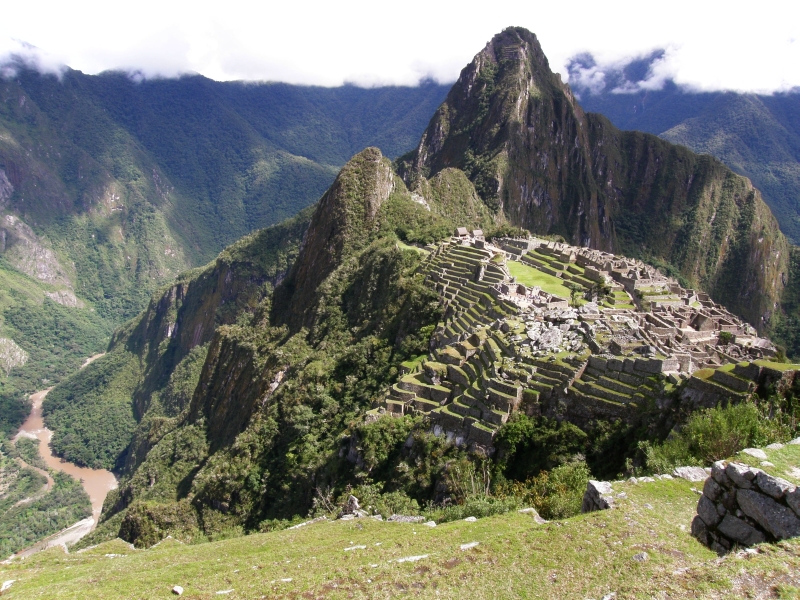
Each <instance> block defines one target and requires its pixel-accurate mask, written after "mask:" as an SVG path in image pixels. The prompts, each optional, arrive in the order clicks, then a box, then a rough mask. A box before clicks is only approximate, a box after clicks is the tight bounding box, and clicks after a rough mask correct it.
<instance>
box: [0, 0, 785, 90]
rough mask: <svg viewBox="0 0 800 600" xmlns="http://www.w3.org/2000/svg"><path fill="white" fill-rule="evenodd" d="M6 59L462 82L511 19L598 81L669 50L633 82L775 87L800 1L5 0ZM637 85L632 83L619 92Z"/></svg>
mask: <svg viewBox="0 0 800 600" xmlns="http://www.w3.org/2000/svg"><path fill="white" fill-rule="evenodd" d="M4 4H5V6H4V7H3V9H2V19H0V62H4V61H5V60H6V59H7V58H8V57H9V56H11V55H22V56H24V57H25V59H26V60H27V61H29V63H31V64H35V65H37V66H38V67H39V68H40V69H42V70H51V71H58V69H59V66H60V65H69V66H70V67H72V68H74V69H79V70H81V71H83V72H85V73H90V74H94V73H99V72H102V71H104V70H109V69H123V70H128V71H131V72H135V73H137V74H138V76H140V77H156V76H162V77H172V76H177V75H180V74H183V73H201V74H202V75H205V76H207V77H210V78H212V79H216V80H252V81H285V82H289V83H300V84H315V85H325V86H334V85H341V84H342V83H346V82H347V83H354V84H357V85H362V86H375V85H389V84H395V85H414V84H416V83H418V82H419V81H420V80H421V79H424V78H432V79H435V80H437V81H439V82H440V83H449V82H452V81H455V79H456V78H457V77H458V74H459V72H460V70H461V69H462V68H463V67H464V66H465V65H466V64H467V63H468V62H469V61H470V60H471V59H472V57H473V56H474V55H475V54H476V53H477V52H479V51H480V50H481V48H483V47H484V45H485V44H486V42H487V41H488V40H489V39H491V37H492V36H493V35H494V34H495V33H498V32H499V31H501V30H502V29H503V28H505V27H508V26H511V25H515V26H522V27H526V28H528V29H530V30H531V31H533V32H534V33H536V34H537V37H538V38H539V41H540V43H541V45H542V48H543V49H544V52H545V54H546V55H547V56H548V58H549V60H550V66H551V68H552V69H553V71H556V72H560V73H562V74H563V76H564V79H565V80H567V78H568V76H567V65H568V64H569V61H570V58H571V57H573V56H575V55H577V54H581V53H591V54H592V55H593V56H594V57H595V61H596V63H597V66H596V67H593V68H590V69H586V70H583V71H580V70H579V71H573V79H574V78H576V77H579V78H583V79H585V81H586V82H591V81H594V82H595V83H597V82H598V80H599V79H602V72H603V70H604V69H605V68H607V67H613V66H615V65H619V64H621V63H624V62H626V61H627V60H630V59H631V58H634V57H637V56H641V55H645V54H648V53H649V52H651V51H653V50H654V49H663V50H664V51H665V52H664V55H663V58H661V59H660V60H659V61H658V62H657V63H656V65H655V67H654V68H653V70H652V73H651V74H650V76H649V77H648V78H647V80H646V81H644V82H642V83H639V84H637V86H638V87H643V86H650V87H658V86H660V85H661V84H662V83H663V81H664V80H665V79H673V80H674V81H676V82H677V83H678V84H681V85H684V86H686V87H688V88H692V89H696V90H720V89H730V90H736V91H751V92H761V93H768V92H774V91H785V90H789V89H792V88H797V87H798V86H800V1H798V0H781V1H770V0H759V1H758V2H752V1H751V2H747V3H744V2H738V1H737V0H727V1H725V2H720V1H717V0H711V1H709V0H692V1H686V0H668V1H667V2H660V3H652V2H642V1H641V0H637V1H636V2H629V1H614V0H593V1H591V2H589V1H585V0H572V1H570V2H569V3H567V2H557V1H554V0H548V1H546V2H543V1H540V0H525V1H516V0H515V1H504V0H491V1H490V2H481V3H477V2H474V3H470V2H465V1H463V0H461V1H459V2H437V1H436V0H426V1H421V0H407V1H405V2H380V1H377V0H371V1H361V0H357V1H340V2H333V1H330V0H329V1H327V2H316V1H303V0H282V1H280V2H275V1H270V2H258V1H253V0H250V1H247V2H243V1H240V0H225V1H217V2H207V1H205V0H194V1H192V2H186V1H183V0H180V1H170V0H157V1H156V0H137V2H129V1H125V0H117V1H116V2H110V1H109V0H102V1H100V0H70V1H69V2H65V1H64V0H58V1H55V2H51V1H49V0H48V1H40V0H26V1H24V2H7V3H4ZM619 91H630V90H619Z"/></svg>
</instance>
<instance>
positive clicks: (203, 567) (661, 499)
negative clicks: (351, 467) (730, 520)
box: [0, 480, 800, 598]
mask: <svg viewBox="0 0 800 600" xmlns="http://www.w3.org/2000/svg"><path fill="white" fill-rule="evenodd" d="M697 486H698V484H696V483H689V482H686V481H683V480H672V481H657V482H655V483H649V484H638V485H635V484H628V483H622V484H616V485H615V492H623V491H624V492H625V493H626V494H627V497H626V498H624V499H619V500H617V508H615V509H614V510H610V511H603V512H596V513H591V514H587V515H580V516H578V517H574V518H572V519H568V520H564V521H553V522H550V523H548V524H545V525H536V524H535V523H534V521H533V520H532V519H531V518H530V517H529V516H527V515H524V514H519V513H516V512H512V513H508V514H505V515H499V516H494V517H488V518H485V519H479V520H478V521H477V522H474V523H467V522H464V521H455V522H450V523H445V524H442V525H439V526H438V527H435V528H428V527H424V526H422V525H412V524H393V523H381V522H377V521H374V520H372V519H360V520H355V521H336V522H323V523H317V524H312V525H308V526H306V527H302V528H300V529H296V530H284V531H280V532H274V533H266V534H255V535H251V536H247V537H240V538H235V539H229V540H223V541H219V542H211V543H205V544H200V545H194V546H184V545H181V544H179V543H178V542H175V541H173V540H167V541H166V542H163V543H162V544H160V545H159V546H157V547H155V548H152V549H150V550H133V549H131V548H130V547H129V546H128V545H126V544H123V543H122V542H121V541H119V540H117V541H112V542H107V543H105V544H102V545H100V546H98V547H95V548H93V549H90V550H88V551H85V552H81V553H72V554H69V555H65V554H64V553H63V552H62V551H61V550H60V549H53V550H49V551H47V552H44V553H41V554H39V555H35V556H33V557H31V558H29V559H27V560H25V561H24V562H21V561H17V562H15V563H12V564H11V565H2V566H0V578H2V580H4V581H5V580H10V579H14V580H16V581H15V583H14V584H13V586H12V588H11V594H12V595H13V596H14V597H17V598H33V597H40V596H41V595H44V596H47V597H51V598H101V597H102V598H133V597H136V598H167V597H170V590H171V589H172V587H173V586H174V585H181V586H183V587H184V589H185V592H184V594H185V596H186V597H194V598H209V597H214V596H215V595H216V594H215V593H216V592H219V591H224V590H232V591H231V592H230V593H229V594H228V595H226V596H225V597H227V598H258V597H288V598H293V597H306V596H307V597H310V598H317V597H324V598H375V597H390V596H392V597H393V596H405V595H413V596H415V597H423V598H463V597H469V598H523V597H524V598H600V597H602V596H604V595H606V594H609V593H611V592H616V594H617V598H650V597H653V595H654V593H655V592H656V591H661V592H663V593H665V594H666V595H668V596H669V597H670V598H697V597H702V598H708V597H731V598H733V597H745V596H748V595H750V594H751V592H755V591H758V590H762V589H769V588H770V587H772V586H783V589H784V590H791V589H792V586H797V585H798V583H800V582H799V581H798V575H797V574H798V572H800V571H799V570H800V540H790V541H787V542H782V543H781V544H778V545H775V546H770V545H764V546H762V547H759V553H758V554H755V555H752V556H747V557H740V556H738V555H736V554H731V555H729V556H727V557H725V558H724V559H722V560H720V559H718V557H717V555H716V554H714V553H713V552H711V551H710V550H708V549H707V548H705V547H703V546H702V545H701V544H700V543H698V542H697V541H696V540H695V539H694V538H692V537H691V536H690V534H689V524H690V522H691V519H692V518H693V516H694V514H695V511H696V505H697V499H698V496H697V494H696V493H695V492H694V491H692V488H696V487H697ZM474 542H477V543H478V544H477V545H475V546H474V547H472V548H469V549H465V550H461V545H462V544H471V543H474ZM361 546H363V547H361ZM346 548H352V549H351V550H345V549H346ZM641 552H645V553H647V556H648V559H647V560H645V561H643V562H637V561H635V560H633V556H634V555H636V554H639V553H641ZM405 557H424V558H420V559H419V560H416V561H406V562H398V559H401V558H405Z"/></svg>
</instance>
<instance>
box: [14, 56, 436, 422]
mask: <svg viewBox="0 0 800 600" xmlns="http://www.w3.org/2000/svg"><path fill="white" fill-rule="evenodd" d="M16 71H17V73H16V75H14V76H13V77H11V78H7V79H2V80H0V99H2V102H0V277H2V279H3V282H4V285H3V287H2V290H0V339H3V340H8V341H7V342H2V344H5V345H6V346H8V348H9V349H10V350H9V352H7V353H6V354H7V355H8V359H9V361H11V362H9V361H5V363H4V366H5V367H8V368H6V369H5V371H6V377H5V378H4V379H1V380H0V406H2V408H3V410H2V411H0V429H2V430H3V431H8V432H10V431H12V430H13V429H14V428H15V427H16V426H17V425H18V424H19V423H20V422H21V421H20V419H21V416H22V415H23V414H24V412H25V398H26V396H27V394H29V393H31V392H32V391H34V390H36V389H40V388H41V387H44V386H48V385H52V383H53V382H55V381H58V380H59V379H60V378H62V377H63V376H64V375H66V374H67V373H69V372H71V371H74V370H75V369H76V368H77V367H78V366H79V365H80V364H81V362H82V361H83V360H84V359H85V358H86V357H87V356H89V355H91V354H94V353H96V352H100V351H102V350H103V349H104V347H105V339H107V336H108V335H109V333H110V332H111V330H112V329H113V328H114V327H115V326H118V325H119V324H120V323H121V322H123V321H124V320H125V319H128V318H131V317H132V316H133V315H135V314H136V313H137V312H139V311H140V310H141V309H142V308H143V307H145V306H146V304H147V301H148V299H149V297H150V295H151V293H153V291H155V290H156V289H157V288H158V287H159V286H161V285H162V284H164V283H166V282H168V281H171V280H172V279H173V278H174V277H175V276H176V275H177V274H178V273H180V272H181V271H184V270H185V269H187V268H189V267H192V266H196V265H198V264H203V263H204V262H206V261H208V260H210V259H212V258H213V257H214V256H215V255H216V253H217V252H219V250H220V249H221V248H223V247H224V246H225V245H226V244H230V243H231V242H232V241H234V240H235V239H237V238H240V237H241V236H243V235H245V234H247V233H248V232H250V231H252V230H254V229H257V228H259V227H264V226H266V225H270V224H273V223H277V222H280V221H283V220H284V219H286V218H288V217H291V216H292V215H294V214H296V213H297V212H298V211H299V210H301V209H302V208H303V207H305V206H308V205H309V204H310V203H312V202H313V201H315V200H316V199H318V198H319V196H320V195H321V194H322V192H323V191H324V190H325V188H326V187H327V186H328V185H329V184H330V182H331V181H332V180H333V178H334V176H335V174H336V172H337V170H338V168H339V167H340V166H341V165H342V164H344V163H345V162H346V160H347V159H348V158H349V157H350V156H351V155H352V154H353V153H354V152H355V151H356V150H358V149H360V148H362V147H363V146H364V145H366V144H368V143H374V142H378V143H380V144H382V145H385V149H386V151H387V152H389V153H390V155H392V156H395V155H397V154H399V153H401V152H402V151H405V150H407V149H408V148H409V147H411V146H413V144H414V141H415V140H416V138H417V136H418V135H419V132H420V131H421V130H422V129H423V127H424V123H425V121H426V120H427V118H428V116H429V114H430V112H431V111H432V110H433V108H434V107H435V106H436V105H437V104H438V103H439V102H440V100H441V98H442V97H443V96H444V93H445V89H444V88H443V87H442V86H437V85H433V84H426V85H422V86H420V87H418V88H376V89H370V90H366V89H361V88H355V87H352V86H345V87H342V88H331V89H326V88H312V87H299V86H290V85H284V84H250V85H245V84H239V83H218V82H214V81H211V80H208V79H205V78H203V77H199V76H195V77H184V78H181V79H177V80H155V81H139V82H136V81H133V80H132V79H131V78H130V77H128V76H126V75H123V74H119V73H108V74H103V75H99V76H86V75H83V74H82V73H80V72H78V71H72V70H67V71H66V72H65V73H63V75H62V77H60V78H56V77H54V76H52V75H41V74H39V73H37V72H34V71H31V70H29V69H26V68H23V67H19V68H17V69H16ZM46 323H47V324H51V325H52V327H51V326H50V325H47V326H44V324H46ZM64 340H68V343H65V342H64ZM17 348H20V349H21V351H22V352H24V354H20V352H19V351H18V350H16V349H17ZM3 356H5V354H3ZM23 363H24V364H23Z"/></svg>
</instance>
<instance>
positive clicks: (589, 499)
mask: <svg viewBox="0 0 800 600" xmlns="http://www.w3.org/2000/svg"><path fill="white" fill-rule="evenodd" d="M612 494H613V490H612V489H611V484H610V483H609V482H607V481H594V480H592V479H590V480H589V483H588V485H587V486H586V492H584V494H583V504H582V505H581V512H584V513H586V512H593V511H596V510H606V509H609V508H612V507H613V506H614V497H613V496H612Z"/></svg>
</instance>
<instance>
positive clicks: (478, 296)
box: [371, 228, 796, 451]
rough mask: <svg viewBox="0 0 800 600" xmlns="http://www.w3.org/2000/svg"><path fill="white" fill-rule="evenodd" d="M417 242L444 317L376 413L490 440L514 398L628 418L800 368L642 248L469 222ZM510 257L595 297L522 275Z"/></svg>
mask: <svg viewBox="0 0 800 600" xmlns="http://www.w3.org/2000/svg"><path fill="white" fill-rule="evenodd" d="M425 250H427V252H428V256H427V258H426V259H425V260H424V262H423V264H422V265H421V266H420V268H419V271H418V272H419V273H420V274H421V275H423V276H424V277H425V281H426V283H427V284H428V285H430V286H431V287H432V288H434V289H435V290H436V291H437V293H438V294H439V298H440V301H441V302H442V305H443V308H444V320H443V321H442V322H440V323H439V324H438V325H437V327H436V330H435V331H434V333H433V336H432V338H431V340H430V351H429V353H428V355H427V356H423V357H420V358H419V359H418V360H416V361H412V362H410V363H405V364H404V365H403V368H402V374H401V377H400V379H399V381H398V382H397V383H395V384H394V385H393V386H391V388H390V390H389V391H388V393H387V395H386V397H385V398H384V400H383V401H382V402H381V403H380V404H379V405H378V406H377V407H376V409H375V410H374V411H373V413H374V414H372V415H371V418H374V417H375V416H376V415H378V414H382V413H389V414H391V415H395V416H402V415H404V414H408V413H423V414H426V415H427V416H428V417H429V418H430V420H431V423H432V427H433V430H434V431H435V432H436V433H437V434H442V435H446V436H447V437H448V438H450V439H452V440H453V441H454V442H455V443H457V444H459V445H465V446H475V447H481V448H484V449H487V450H489V451H491V449H492V444H493V439H494V436H495V434H496V432H497V430H498V429H499V427H500V426H502V425H503V423H505V422H506V421H507V420H508V418H509V416H510V415H511V414H513V413H514V412H515V411H522V412H524V413H525V414H528V415H530V416H534V415H539V414H546V415H550V416H556V417H559V418H566V419H568V420H570V421H572V422H575V423H577V424H579V425H580V424H582V423H586V422H587V421H590V420H594V419H598V418H602V419H612V420H616V419H630V418H633V417H634V415H635V414H636V412H637V409H638V408H639V407H641V406H643V405H645V404H647V403H655V404H656V405H657V406H662V405H665V403H666V402H668V401H671V399H672V398H674V396H675V394H679V396H680V401H681V402H686V403H687V405H688V406H690V407H692V408H695V407H700V406H712V405H716V404H718V403H719V402H730V401H733V402H737V401H740V400H742V399H744V398H746V397H747V396H748V395H749V394H750V393H751V392H752V391H753V390H754V389H755V388H756V387H757V386H758V385H761V384H764V383H767V384H768V383H775V382H779V384H780V385H789V384H790V383H791V381H793V378H794V376H795V374H796V371H794V370H789V371H784V370H782V369H781V368H777V367H776V368H772V367H771V366H770V363H769V362H768V361H765V360H764V359H768V358H769V357H771V356H773V355H774V353H775V349H774V346H773V345H772V344H771V343H770V342H769V340H766V339H764V338H760V337H758V336H757V335H756V332H755V329H754V328H753V327H751V326H750V325H749V324H747V323H745V322H743V321H742V320H741V319H739V318H738V317H736V316H735V315H732V314H731V313H729V312H728V311H727V310H726V309H725V308H724V307H722V306H721V305H719V304H716V303H714V302H713V301H712V300H711V299H710V298H709V297H708V296H707V295H706V294H703V293H702V292H697V291H695V290H690V289H684V288H682V287H680V286H679V285H678V283H677V282H676V281H675V280H674V279H671V278H669V277H666V276H664V275H663V274H661V273H660V272H659V271H658V270H657V269H654V268H653V267H651V266H649V265H645V264H644V263H642V262H641V261H636V260H632V259H628V258H625V257H618V256H614V255H612V254H609V253H606V252H601V251H598V250H592V249H589V248H579V247H575V246H570V245H568V244H561V243H556V242H550V241H546V240H541V239H538V238H527V239H510V238H504V239H500V240H493V241H492V242H488V241H486V240H485V239H484V237H483V233H482V232H480V231H477V230H476V231H472V232H470V231H469V230H467V228H459V229H457V230H456V232H455V235H454V236H453V237H452V238H451V239H450V240H449V241H446V242H443V243H441V244H439V245H429V246H427V247H426V248H425ZM509 261H517V262H519V263H522V264H524V265H527V266H529V267H532V268H533V269H536V270H537V271H539V272H541V273H544V274H546V275H549V276H550V277H551V278H552V279H551V281H552V282H554V283H555V284H563V285H565V286H566V285H569V286H571V287H573V288H574V289H576V290H577V292H578V295H582V296H584V298H583V299H581V302H584V300H589V301H588V302H584V303H583V304H582V305H581V306H579V307H575V306H571V300H572V299H571V298H566V297H561V296H558V295H556V294H553V293H551V292H552V289H553V288H551V292H548V291H546V290H544V289H542V288H541V287H539V286H526V285H522V284H521V283H519V282H517V281H516V280H515V279H514V278H513V277H512V276H511V273H510V271H509V269H508V264H509ZM562 289H563V288H562ZM789 380H791V381H789Z"/></svg>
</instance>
